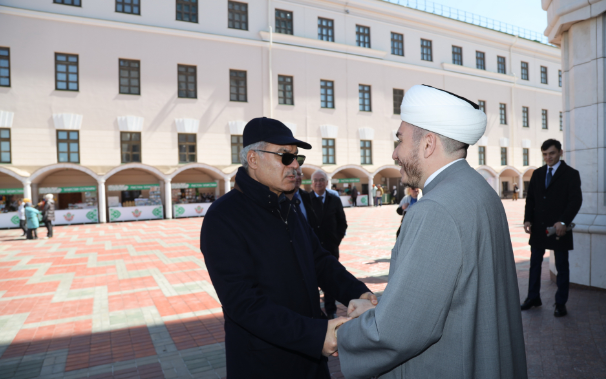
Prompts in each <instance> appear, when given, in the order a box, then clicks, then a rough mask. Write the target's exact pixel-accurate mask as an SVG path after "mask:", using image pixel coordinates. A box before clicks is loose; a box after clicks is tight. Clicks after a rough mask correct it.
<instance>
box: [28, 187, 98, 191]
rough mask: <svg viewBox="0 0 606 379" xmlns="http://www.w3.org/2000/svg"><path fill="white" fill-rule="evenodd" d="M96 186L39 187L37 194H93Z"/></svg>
mask: <svg viewBox="0 0 606 379" xmlns="http://www.w3.org/2000/svg"><path fill="white" fill-rule="evenodd" d="M96 190H97V186H86V187H40V188H39V189H38V193H73V192H94V191H96Z"/></svg>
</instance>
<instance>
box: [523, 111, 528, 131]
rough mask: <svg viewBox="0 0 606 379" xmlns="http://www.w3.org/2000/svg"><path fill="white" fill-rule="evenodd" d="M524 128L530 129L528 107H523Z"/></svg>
mask: <svg viewBox="0 0 606 379" xmlns="http://www.w3.org/2000/svg"><path fill="white" fill-rule="evenodd" d="M522 127H524V128H528V127H529V125H528V107H522Z"/></svg>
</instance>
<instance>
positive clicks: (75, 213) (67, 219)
mask: <svg viewBox="0 0 606 379" xmlns="http://www.w3.org/2000/svg"><path fill="white" fill-rule="evenodd" d="M93 222H94V223H97V222H99V211H98V210H97V208H88V209H62V210H55V221H54V222H53V225H71V224H90V223H93Z"/></svg>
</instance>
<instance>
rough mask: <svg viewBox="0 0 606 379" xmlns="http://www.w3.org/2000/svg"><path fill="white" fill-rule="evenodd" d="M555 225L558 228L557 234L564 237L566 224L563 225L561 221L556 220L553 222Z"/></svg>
mask: <svg viewBox="0 0 606 379" xmlns="http://www.w3.org/2000/svg"><path fill="white" fill-rule="evenodd" d="M553 227H554V228H555V230H556V236H558V237H562V236H563V235H564V234H566V226H564V225H562V223H561V222H556V223H555V224H553Z"/></svg>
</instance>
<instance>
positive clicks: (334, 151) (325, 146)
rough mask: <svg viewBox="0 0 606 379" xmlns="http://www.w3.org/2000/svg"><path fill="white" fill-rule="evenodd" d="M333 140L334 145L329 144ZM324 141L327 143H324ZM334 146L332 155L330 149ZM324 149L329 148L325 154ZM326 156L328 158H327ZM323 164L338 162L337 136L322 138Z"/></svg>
mask: <svg viewBox="0 0 606 379" xmlns="http://www.w3.org/2000/svg"><path fill="white" fill-rule="evenodd" d="M329 141H332V146H330V145H328V142H329ZM324 142H326V143H327V144H326V145H324ZM331 147H332V150H333V152H332V155H331V154H330V152H328V150H329V149H330V148H331ZM324 149H326V150H327V153H326V154H324ZM330 157H332V159H333V162H332V163H331V162H330ZM325 158H326V159H325ZM322 164H323V165H325V164H335V165H336V164H337V139H336V138H322Z"/></svg>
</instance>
